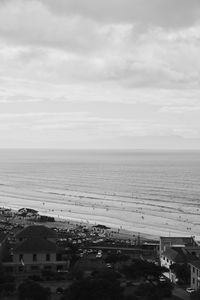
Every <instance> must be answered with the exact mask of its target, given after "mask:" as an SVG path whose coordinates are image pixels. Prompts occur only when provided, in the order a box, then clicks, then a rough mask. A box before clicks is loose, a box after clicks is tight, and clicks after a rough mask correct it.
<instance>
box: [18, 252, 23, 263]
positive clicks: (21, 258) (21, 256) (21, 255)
mask: <svg viewBox="0 0 200 300" xmlns="http://www.w3.org/2000/svg"><path fill="white" fill-rule="evenodd" d="M23 259H24V255H23V254H20V255H19V261H20V262H21V261H22V260H23Z"/></svg>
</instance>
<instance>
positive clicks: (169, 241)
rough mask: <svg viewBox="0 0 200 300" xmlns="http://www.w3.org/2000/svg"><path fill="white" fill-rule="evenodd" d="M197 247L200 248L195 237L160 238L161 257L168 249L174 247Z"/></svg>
mask: <svg viewBox="0 0 200 300" xmlns="http://www.w3.org/2000/svg"><path fill="white" fill-rule="evenodd" d="M177 246H178V247H195V246H198V245H197V243H196V242H195V240H194V237H192V236H191V237H173V236H167V237H166V236H164V237H163V236H161V237H160V249H159V250H160V256H161V255H162V253H163V252H164V251H166V249H167V248H172V247H177Z"/></svg>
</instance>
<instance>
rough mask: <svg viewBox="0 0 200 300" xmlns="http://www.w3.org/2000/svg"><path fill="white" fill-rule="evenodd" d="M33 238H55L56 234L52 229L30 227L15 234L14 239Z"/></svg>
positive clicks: (36, 226) (37, 226) (39, 226)
mask: <svg viewBox="0 0 200 300" xmlns="http://www.w3.org/2000/svg"><path fill="white" fill-rule="evenodd" d="M33 237H41V238H56V237H57V234H56V232H55V231H54V230H53V229H50V228H48V227H45V226H42V225H32V226H28V227H25V228H23V229H22V230H21V231H20V232H18V233H17V234H16V238H18V239H20V238H33Z"/></svg>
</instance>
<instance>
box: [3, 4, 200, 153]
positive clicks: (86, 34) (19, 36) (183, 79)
mask: <svg viewBox="0 0 200 300" xmlns="http://www.w3.org/2000/svg"><path fill="white" fill-rule="evenodd" d="M199 53H200V1H199V0H190V1H188V0H101V1H100V0H56V1H55V0H0V148H67V149H107V148H111V149H200V59H199Z"/></svg>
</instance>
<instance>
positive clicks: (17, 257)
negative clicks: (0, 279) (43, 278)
mask: <svg viewBox="0 0 200 300" xmlns="http://www.w3.org/2000/svg"><path fill="white" fill-rule="evenodd" d="M15 238H16V242H15V245H14V247H13V249H11V255H10V259H9V260H8V261H5V262H4V263H3V265H4V268H5V270H7V271H10V272H13V273H15V274H18V273H21V274H24V273H25V274H35V273H36V274H39V273H41V271H43V270H51V271H54V272H55V271H62V270H66V269H67V268H68V266H69V261H68V259H67V256H66V255H65V251H64V249H63V248H60V247H58V246H57V244H56V239H57V235H56V232H55V231H54V230H52V229H50V228H47V227H45V226H28V227H26V228H24V229H23V230H21V231H20V232H19V233H17V234H16V236H15Z"/></svg>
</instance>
